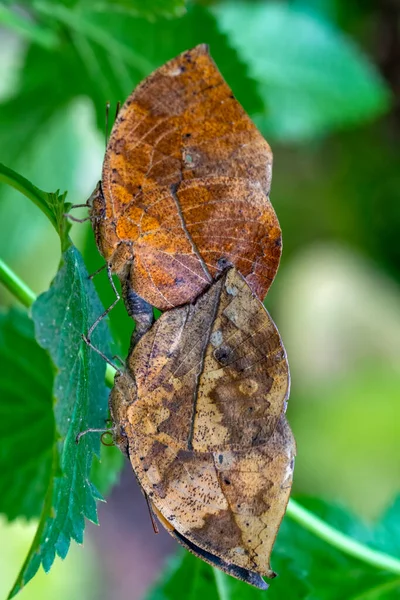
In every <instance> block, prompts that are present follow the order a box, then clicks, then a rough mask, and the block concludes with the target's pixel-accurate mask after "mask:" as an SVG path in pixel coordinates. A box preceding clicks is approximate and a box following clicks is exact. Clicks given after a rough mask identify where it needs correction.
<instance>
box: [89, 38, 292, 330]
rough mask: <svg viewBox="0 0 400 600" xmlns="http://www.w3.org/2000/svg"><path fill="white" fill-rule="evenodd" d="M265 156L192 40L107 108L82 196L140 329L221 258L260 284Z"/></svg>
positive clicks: (267, 215) (266, 214)
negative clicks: (113, 109)
mask: <svg viewBox="0 0 400 600" xmlns="http://www.w3.org/2000/svg"><path fill="white" fill-rule="evenodd" d="M271 170H272V153H271V149H270V147H269V145H268V143H267V142H266V141H265V139H264V138H263V137H262V135H261V134H260V132H259V131H258V130H257V128H256V127H255V125H254V123H253V122H252V121H251V119H250V118H249V117H248V115H247V114H246V112H245V111H244V109H243V108H242V106H241V105H240V104H239V102H238V101H237V100H236V99H235V97H234V96H233V94H232V91H231V89H230V88H229V86H228V85H227V83H226V82H225V81H224V79H223V77H222V75H221V73H220V72H219V71H218V69H217V67H216V65H215V63H214V62H213V60H212V58H211V57H210V54H209V51H208V47H207V46H206V45H205V44H201V45H199V46H197V47H196V48H193V49H192V50H189V51H187V52H184V53H183V54H181V55H179V56H178V57H176V58H174V59H173V60H171V61H169V62H167V63H166V64H165V65H163V66H162V67H160V68H159V69H157V70H156V71H155V72H154V73H152V74H151V75H150V76H149V77H148V78H147V79H145V80H144V81H143V82H142V83H141V84H139V86H138V87H137V88H136V89H135V90H134V92H133V93H132V94H131V96H130V97H129V98H128V99H127V100H126V102H125V104H124V105H123V107H122V108H121V110H120V111H119V113H118V116H117V118H116V120H115V123H114V126H113V128H112V132H111V135H110V139H109V142H108V145H107V149H106V154H105V159H104V164H103V170H102V178H101V182H100V183H99V185H98V186H97V188H96V190H95V192H94V194H93V195H92V198H91V201H90V203H91V220H92V223H93V227H94V231H95V237H96V241H97V245H98V248H99V250H100V252H101V254H102V255H103V256H104V258H105V260H106V262H107V265H108V268H109V271H110V273H116V274H117V275H118V276H119V278H120V280H121V283H122V290H123V296H124V300H125V304H126V307H127V309H128V312H129V314H130V315H131V316H133V317H134V318H135V319H136V321H137V328H138V329H139V330H140V331H141V332H144V331H145V330H146V329H147V328H148V327H149V326H150V325H151V323H152V314H153V313H152V309H151V306H155V307H156V308H158V309H160V310H170V309H172V308H174V307H176V306H181V305H184V304H186V303H187V302H192V301H193V300H194V299H195V298H196V297H197V296H198V295H199V294H200V293H202V292H204V290H206V289H207V288H208V286H209V285H210V284H211V283H212V282H213V281H214V280H215V278H216V277H217V276H218V275H219V274H220V273H221V272H222V271H223V270H224V269H225V268H226V266H228V265H235V266H236V268H237V269H238V271H239V272H240V273H241V274H242V275H243V276H244V278H245V280H246V281H247V283H248V284H249V285H250V287H251V289H252V290H253V291H254V293H255V294H256V295H257V296H258V297H259V298H263V297H264V296H265V294H266V292H267V291H268V289H269V287H270V285H271V283H272V281H273V278H274V276H275V273H276V270H277V268H278V265H279V260H280V255H281V230H280V227H279V223H278V220H277V217H276V215H275V212H274V209H273V207H272V205H271V203H270V200H269V191H270V183H271Z"/></svg>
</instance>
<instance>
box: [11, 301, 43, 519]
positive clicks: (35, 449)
mask: <svg viewBox="0 0 400 600" xmlns="http://www.w3.org/2000/svg"><path fill="white" fill-rule="evenodd" d="M0 362H1V371H0V397H1V398H2V402H1V403H0V430H1V445H0V472H1V479H0V512H2V513H4V514H5V515H6V517H7V518H8V519H9V520H13V519H15V518H16V517H26V518H27V519H31V518H32V517H37V516H39V515H40V512H41V510H42V505H43V498H44V496H45V494H46V489H47V486H48V482H49V478H50V469H51V461H52V446H53V440H54V416H53V402H52V389H53V380H54V377H53V367H52V365H51V362H50V359H49V357H48V355H47V353H46V352H45V351H44V350H43V349H42V348H41V347H40V346H39V344H38V343H37V342H36V340H35V336H34V330H33V322H32V321H31V319H29V317H28V315H27V314H26V312H23V311H20V310H16V309H12V310H10V311H8V312H7V313H0Z"/></svg>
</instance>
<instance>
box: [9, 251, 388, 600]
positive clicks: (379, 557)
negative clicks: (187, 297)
mask: <svg viewBox="0 0 400 600" xmlns="http://www.w3.org/2000/svg"><path fill="white" fill-rule="evenodd" d="M0 282H1V283H3V284H4V285H5V287H6V288H7V289H8V290H9V291H10V292H11V293H12V294H13V295H14V296H15V297H16V298H18V300H20V301H21V302H22V304H24V305H25V306H26V307H28V308H29V307H30V306H31V305H32V303H33V302H34V301H35V300H36V296H35V294H34V293H33V291H32V290H31V289H30V288H29V287H28V286H27V285H26V284H25V283H24V282H23V281H21V279H20V278H19V277H18V276H17V275H16V274H15V273H14V272H13V271H12V270H11V269H10V267H8V266H7V265H6V264H5V263H4V262H3V261H2V260H1V259H0ZM115 372H116V371H115V369H113V367H112V366H111V365H107V368H106V376H105V380H106V384H107V385H108V387H112V386H113V384H114V375H115ZM286 514H287V516H288V517H289V518H290V519H293V521H296V523H298V524H299V525H301V526H302V527H304V528H305V529H308V531H310V532H311V533H313V534H314V535H316V536H317V537H319V538H320V539H322V540H324V541H325V542H327V543H328V544H330V545H331V546H333V547H334V548H337V549H338V550H340V551H341V552H343V553H344V554H347V555H348V556H352V557H353V558H357V559H358V560H360V561H362V562H364V563H366V564H369V565H371V566H373V567H376V568H378V569H384V570H385V571H389V572H391V573H396V574H397V575H400V560H399V559H397V558H394V557H393V556H390V555H389V554H385V553H384V552H379V550H373V549H372V548H370V547H369V546H366V545H365V544H362V543H361V542H358V541H357V540H355V539H353V538H352V537H350V536H348V535H346V534H344V533H342V532H341V531H339V530H338V529H335V528H334V527H332V526H331V525H329V524H328V523H326V522H325V521H323V520H322V519H320V518H319V517H317V516H316V515H314V514H313V513H312V512H310V511H309V510H307V509H306V508H304V507H303V506H301V505H300V504H298V503H297V502H296V501H295V500H292V499H291V500H289V504H288V507H287V511H286ZM214 576H215V581H216V585H217V588H218V592H219V595H220V598H221V600H229V591H228V588H227V586H226V580H225V578H224V575H223V573H221V572H220V571H219V569H214Z"/></svg>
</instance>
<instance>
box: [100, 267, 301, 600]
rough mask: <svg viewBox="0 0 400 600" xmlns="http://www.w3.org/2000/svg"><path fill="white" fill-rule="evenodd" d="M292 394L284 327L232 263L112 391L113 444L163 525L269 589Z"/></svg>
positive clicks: (172, 316)
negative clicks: (278, 325) (124, 456)
mask: <svg viewBox="0 0 400 600" xmlns="http://www.w3.org/2000/svg"><path fill="white" fill-rule="evenodd" d="M288 394H289V369H288V363H287V359H286V354H285V350H284V347H283V345H282V341H281V339H280V336H279V333H278V331H277V329H276V327H275V325H274V323H273V321H272V319H271V318H270V316H269V314H268V312H267V311H266V309H265V308H264V306H263V305H262V303H261V302H260V301H259V300H258V299H257V298H256V297H255V295H254V294H253V293H252V291H251V289H250V287H249V285H248V284H247V283H246V280H245V279H244V278H243V277H242V276H241V275H240V274H239V273H238V272H237V270H236V269H234V268H231V269H229V270H227V271H225V272H224V273H223V274H222V276H220V277H219V278H218V279H217V280H216V281H215V282H214V283H213V284H212V285H211V286H210V287H209V288H208V290H207V291H206V292H204V293H203V294H201V295H200V296H199V297H198V298H197V299H196V301H195V302H194V303H191V304H187V305H185V306H183V307H180V308H175V309H172V310H170V311H167V312H165V313H164V314H163V315H162V316H161V317H160V318H159V319H158V321H156V323H155V324H154V325H153V326H152V328H151V329H150V331H148V332H147V333H146V334H145V335H144V336H143V337H142V338H141V340H140V341H139V342H138V344H137V346H136V347H135V348H134V349H133V350H132V351H131V353H130V355H129V357H128V360H127V368H126V372H125V373H122V374H119V375H117V377H116V380H115V386H114V388H113V390H112V392H111V396H110V411H111V415H112V418H113V421H114V438H115V442H116V443H117V444H118V445H119V447H120V448H121V450H122V451H123V452H125V453H126V454H127V455H128V457H129V458H130V461H131V464H132V467H133V470H134V472H135V475H136V477H137V480H138V482H139V484H140V486H141V488H142V490H143V492H144V493H145V495H146V496H147V498H148V499H149V501H150V503H151V504H152V506H153V508H154V511H155V513H156V515H157V516H158V517H159V518H160V520H161V522H162V523H163V525H164V526H165V527H166V528H167V530H168V531H169V532H170V533H171V535H173V536H174V537H175V538H176V539H177V540H178V541H179V542H181V543H182V544H183V545H184V546H185V547H186V548H187V549H188V550H190V551H191V552H193V553H194V554H196V555H197V556H199V557H200V558H202V559H203V560H205V561H207V562H209V563H211V564H212V565H214V566H216V567H218V568H220V569H222V570H223V571H225V572H227V573H229V574H230V575H233V576H234V577H236V578H238V579H242V580H244V581H246V582H248V583H250V584H252V585H254V586H256V587H259V588H262V589H265V588H266V587H267V584H266V583H265V581H264V580H263V579H262V575H264V576H266V577H269V578H272V577H274V576H275V573H274V572H273V571H272V570H271V568H270V554H271V549H272V546H273V543H274V541H275V537H276V534H277V531H278V529H279V525H280V523H281V520H282V518H283V515H284V513H285V509H286V505H287V502H288V499H289V494H290V489H291V484H292V473H293V464H294V455H295V442H294V438H293V435H292V433H291V430H290V428H289V426H288V424H287V422H286V419H285V416H284V414H285V410H286V400H287V397H288Z"/></svg>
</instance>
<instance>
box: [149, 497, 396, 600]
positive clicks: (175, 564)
mask: <svg viewBox="0 0 400 600" xmlns="http://www.w3.org/2000/svg"><path fill="white" fill-rule="evenodd" d="M302 504H303V505H304V506H306V507H307V508H308V509H309V510H312V511H313V512H314V513H315V514H317V515H319V516H320V517H321V518H323V519H324V520H326V521H327V522H328V523H330V524H331V525H333V526H335V527H337V528H338V529H340V530H341V531H343V532H344V533H347V534H348V535H351V536H353V537H354V538H355V539H358V540H359V541H360V542H363V543H368V544H369V545H371V547H373V546H375V547H376V548H377V549H380V550H382V551H385V552H388V553H389V552H390V551H392V552H394V549H395V546H396V544H400V528H399V526H398V524H399V522H400V499H398V500H397V501H395V503H394V504H393V506H392V507H391V509H389V511H388V512H387V514H386V515H384V517H383V519H382V521H381V522H380V523H378V524H377V525H376V526H375V527H369V526H367V525H365V524H363V523H362V522H360V521H359V520H358V519H357V518H356V517H355V516H354V515H351V514H349V513H348V512H347V511H345V510H344V509H341V508H339V507H335V506H332V505H330V504H327V503H325V502H323V501H321V500H315V499H303V500H302ZM394 539H395V542H394ZM397 548H398V546H397ZM393 555H394V556H395V554H393ZM272 567H273V569H274V570H275V571H277V573H278V575H279V576H278V577H277V578H276V579H274V580H273V581H271V582H270V588H269V589H268V591H267V592H263V591H259V590H256V589H254V588H251V587H250V586H249V585H247V584H245V583H242V582H240V581H238V580H235V579H233V578H232V577H229V576H228V575H225V574H224V573H219V572H217V571H216V570H215V569H213V568H212V567H210V566H209V565H207V564H206V563H203V562H202V561H200V560H199V559H197V558H195V557H194V556H192V555H190V554H189V553H186V552H185V553H182V554H180V555H179V556H178V558H175V559H174V560H173V561H172V562H171V563H170V565H169V567H168V568H167V570H166V572H165V575H164V578H162V579H161V580H160V582H159V583H158V584H157V585H156V586H155V587H154V588H153V589H152V590H151V591H150V593H149V595H148V600H175V598H177V597H179V590H181V589H185V593H186V596H185V597H187V598H193V600H194V599H195V598H207V599H209V600H247V599H248V600H262V598H264V599H265V598H266V595H268V598H269V599H270V600H282V599H286V598H290V600H337V598H346V600H378V599H379V600H383V599H384V600H389V599H391V600H394V599H395V598H400V578H399V576H398V575H394V574H391V573H387V572H385V571H383V570H379V569H375V568H374V567H371V566H368V565H367V564H365V563H363V562H361V561H358V560H355V559H353V558H350V557H348V556H347V555H345V554H342V553H341V552H339V551H338V550H336V549H335V548H333V547H332V546H330V545H329V544H328V543H326V542H324V541H322V540H321V539H319V538H318V537H316V536H315V535H313V534H311V533H309V532H308V531H307V530H305V529H304V528H303V527H301V526H300V525H298V524H297V523H295V522H294V521H292V520H291V519H290V518H289V517H288V516H287V517H285V519H284V521H283V523H282V526H281V529H280V531H279V534H278V538H277V542H276V545H275V547H274V550H273V553H272Z"/></svg>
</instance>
